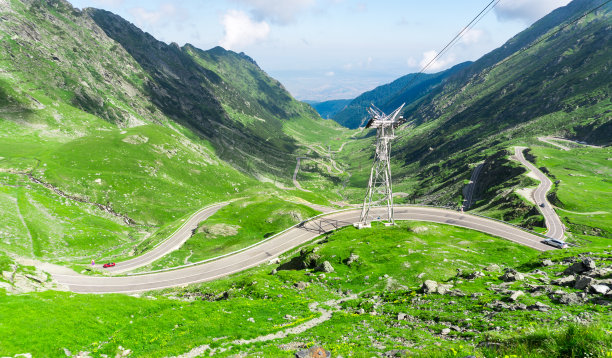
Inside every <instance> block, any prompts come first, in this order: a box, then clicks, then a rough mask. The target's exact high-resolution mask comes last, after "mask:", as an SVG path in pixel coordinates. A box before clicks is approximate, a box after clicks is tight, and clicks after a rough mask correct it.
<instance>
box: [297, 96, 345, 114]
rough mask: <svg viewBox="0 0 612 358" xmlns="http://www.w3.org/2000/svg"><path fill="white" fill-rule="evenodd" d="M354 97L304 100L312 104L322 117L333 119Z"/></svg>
mask: <svg viewBox="0 0 612 358" xmlns="http://www.w3.org/2000/svg"><path fill="white" fill-rule="evenodd" d="M351 101H352V99H334V100H331V101H323V102H316V101H304V102H306V103H308V104H309V105H311V106H312V108H314V109H315V111H317V112H318V113H319V115H320V116H321V118H327V119H331V118H334V116H335V115H336V113H338V112H340V111H342V110H343V109H344V108H346V106H347V105H348V104H349V103H351Z"/></svg>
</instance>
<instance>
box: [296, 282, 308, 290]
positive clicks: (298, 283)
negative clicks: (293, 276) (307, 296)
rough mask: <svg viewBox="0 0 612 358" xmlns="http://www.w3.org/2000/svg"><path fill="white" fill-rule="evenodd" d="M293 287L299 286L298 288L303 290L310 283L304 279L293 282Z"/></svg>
mask: <svg viewBox="0 0 612 358" xmlns="http://www.w3.org/2000/svg"><path fill="white" fill-rule="evenodd" d="M293 287H295V288H297V289H298V290H303V289H305V288H306V287H308V283H306V282H304V281H300V282H296V283H294V284H293Z"/></svg>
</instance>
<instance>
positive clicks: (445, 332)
mask: <svg viewBox="0 0 612 358" xmlns="http://www.w3.org/2000/svg"><path fill="white" fill-rule="evenodd" d="M450 331H451V330H450V328H444V329H443V330H442V332H440V333H441V334H442V335H443V336H446V335H447V334H449V333H450Z"/></svg>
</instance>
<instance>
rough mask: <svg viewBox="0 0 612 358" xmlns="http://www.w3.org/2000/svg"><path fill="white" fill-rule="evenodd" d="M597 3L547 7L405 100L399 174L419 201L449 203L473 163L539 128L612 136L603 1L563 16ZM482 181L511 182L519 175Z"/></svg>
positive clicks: (528, 138) (527, 139) (530, 137)
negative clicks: (415, 101)
mask: <svg viewBox="0 0 612 358" xmlns="http://www.w3.org/2000/svg"><path fill="white" fill-rule="evenodd" d="M599 4H600V2H597V1H574V2H572V3H570V4H569V5H567V6H566V7H563V8H560V9H558V10H555V11H553V12H552V13H551V14H550V15H547V16H546V17H544V18H543V19H541V20H540V21H538V22H536V23H535V24H534V25H532V26H531V27H530V28H528V29H527V30H525V31H524V32H522V33H520V34H518V35H517V36H516V37H514V38H513V39H511V40H509V41H508V42H507V43H506V44H505V45H504V46H502V47H501V48H500V49H497V50H495V51H493V52H491V53H490V54H488V55H486V56H484V57H483V58H481V59H479V60H478V61H476V62H474V63H473V64H472V65H470V66H468V67H466V68H464V69H463V70H461V71H458V72H457V73H455V74H454V75H453V76H450V77H449V78H447V80H446V81H445V82H444V84H443V85H441V86H439V87H438V88H437V89H436V90H434V91H432V92H431V93H429V94H428V95H427V96H426V97H425V98H423V99H422V100H421V101H420V102H419V105H418V106H416V107H413V108H408V110H407V111H406V112H405V113H404V115H405V117H407V118H408V119H409V121H410V123H409V124H408V125H406V126H404V127H402V129H400V130H399V131H398V134H399V138H398V139H397V141H396V142H395V143H394V144H393V145H394V150H393V157H394V158H395V160H396V164H397V165H398V167H399V168H400V169H399V170H397V171H395V180H396V182H397V183H402V182H404V181H406V182H415V181H416V182H417V183H418V185H417V188H418V189H417V191H416V192H415V193H414V195H415V200H417V201H421V202H426V203H433V204H442V205H453V206H455V205H457V203H458V202H460V201H461V189H462V188H463V181H464V180H466V179H469V178H470V175H471V171H472V168H473V167H474V165H475V163H479V162H482V161H486V160H487V158H490V157H493V156H495V155H496V153H498V152H499V151H507V150H510V149H511V147H512V146H513V145H516V144H530V143H533V142H534V141H536V139H535V137H536V136H539V135H560V136H567V137H570V138H577V139H581V140H582V139H586V138H592V139H593V141H594V142H596V143H599V144H610V138H612V132H610V123H611V121H610V116H609V111H610V109H611V108H612V107H611V103H610V100H609V98H610V94H611V93H612V88H611V87H610V83H612V77H611V74H610V71H608V70H607V68H609V67H610V66H611V65H612V63H611V58H612V53H611V50H610V49H611V48H612V47H610V46H609V44H610V43H612V38H611V36H610V31H608V30H609V23H610V16H611V7H610V4H608V5H606V6H604V7H603V8H600V9H599V10H598V11H595V12H593V13H591V14H589V15H588V16H586V17H584V18H582V19H581V20H580V21H577V22H576V23H573V24H570V21H573V20H574V19H576V18H579V17H580V15H582V14H583V13H584V12H586V10H588V9H590V8H594V7H596V6H597V5H599ZM566 25H567V26H566ZM604 138H607V139H604ZM497 163H498V164H500V165H508V163H509V160H502V161H497ZM490 169H491V171H492V172H496V171H497V172H501V171H500V170H497V169H495V168H490ZM484 177H486V176H484ZM488 180H489V184H490V186H499V187H510V186H512V184H511V182H512V181H513V180H514V181H515V180H516V178H515V177H514V176H513V177H511V178H506V177H503V176H497V177H494V178H492V177H489V178H488ZM507 180H509V181H508V182H507ZM513 201H515V202H516V205H519V203H518V201H516V200H513Z"/></svg>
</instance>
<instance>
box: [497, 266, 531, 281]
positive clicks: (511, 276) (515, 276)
mask: <svg viewBox="0 0 612 358" xmlns="http://www.w3.org/2000/svg"><path fill="white" fill-rule="evenodd" d="M499 279H500V280H502V281H504V282H513V281H522V280H524V279H525V276H524V275H523V274H522V273H520V272H518V271H516V270H514V269H506V270H505V272H504V274H503V275H501V276H499Z"/></svg>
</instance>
